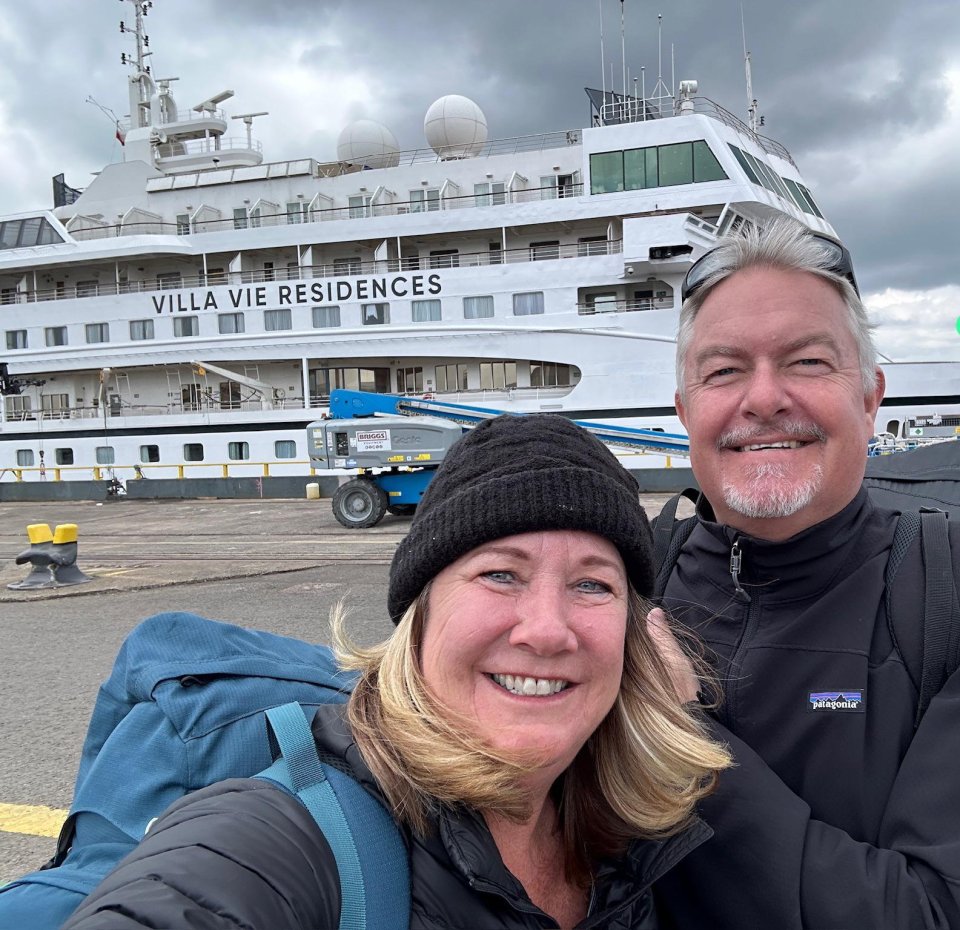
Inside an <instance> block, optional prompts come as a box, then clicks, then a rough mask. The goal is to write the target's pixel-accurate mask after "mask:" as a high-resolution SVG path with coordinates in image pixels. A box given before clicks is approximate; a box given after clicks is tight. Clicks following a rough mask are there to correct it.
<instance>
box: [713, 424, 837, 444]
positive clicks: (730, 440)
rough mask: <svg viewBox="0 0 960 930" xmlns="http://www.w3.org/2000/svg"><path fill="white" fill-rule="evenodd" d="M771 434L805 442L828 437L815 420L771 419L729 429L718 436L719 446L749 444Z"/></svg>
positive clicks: (766, 438) (767, 437) (817, 440)
mask: <svg viewBox="0 0 960 930" xmlns="http://www.w3.org/2000/svg"><path fill="white" fill-rule="evenodd" d="M771 436H777V437H779V438H781V439H798V440H803V441H805V442H823V441H824V440H825V439H826V438H827V434H826V433H825V432H824V430H823V429H822V428H821V427H820V426H819V425H818V424H816V423H814V422H813V420H770V421H769V422H767V423H753V424H751V425H750V426H738V427H736V428H735V429H731V430H727V432H725V433H722V434H721V435H720V436H718V437H717V448H718V449H730V448H735V447H739V446H748V445H751V444H752V443H756V442H760V441H762V440H769V439H770V437H771Z"/></svg>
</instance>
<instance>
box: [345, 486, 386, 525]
mask: <svg viewBox="0 0 960 930" xmlns="http://www.w3.org/2000/svg"><path fill="white" fill-rule="evenodd" d="M386 512H387V493H386V491H384V490H383V488H381V487H380V486H379V485H377V484H374V483H373V482H372V481H369V480H368V479H366V478H353V479H351V480H350V481H348V482H347V483H346V484H341V485H340V487H339V488H337V490H336V491H335V492H334V495H333V515H334V516H335V517H336V518H337V522H338V523H339V524H340V525H341V526H345V527H346V528H347V529H349V530H362V529H366V527H368V526H376V525H377V524H378V523H379V522H380V521H381V520H382V519H383V515H384V514H385V513H386Z"/></svg>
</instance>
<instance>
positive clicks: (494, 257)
mask: <svg viewBox="0 0 960 930" xmlns="http://www.w3.org/2000/svg"><path fill="white" fill-rule="evenodd" d="M487 252H488V253H489V257H488V258H487V262H488V263H489V264H491V265H502V264H503V243H502V242H491V243H489V244H488V245H487Z"/></svg>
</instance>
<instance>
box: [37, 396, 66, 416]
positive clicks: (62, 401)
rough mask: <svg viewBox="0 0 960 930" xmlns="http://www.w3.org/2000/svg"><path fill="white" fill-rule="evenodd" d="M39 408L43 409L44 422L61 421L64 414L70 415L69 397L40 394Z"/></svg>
mask: <svg viewBox="0 0 960 930" xmlns="http://www.w3.org/2000/svg"><path fill="white" fill-rule="evenodd" d="M40 406H41V407H42V408H43V417H44V419H45V420H50V419H60V420H62V419H63V415H64V414H65V413H66V414H69V413H70V395H69V394H42V395H41V396H40Z"/></svg>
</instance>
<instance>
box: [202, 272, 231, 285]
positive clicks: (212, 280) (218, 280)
mask: <svg viewBox="0 0 960 930" xmlns="http://www.w3.org/2000/svg"><path fill="white" fill-rule="evenodd" d="M200 282H201V284H202V283H207V284H226V283H227V273H226V272H225V271H224V270H223V269H222V268H208V269H207V273H206V275H201V276H200Z"/></svg>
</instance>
